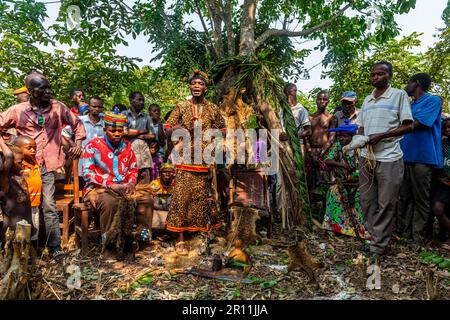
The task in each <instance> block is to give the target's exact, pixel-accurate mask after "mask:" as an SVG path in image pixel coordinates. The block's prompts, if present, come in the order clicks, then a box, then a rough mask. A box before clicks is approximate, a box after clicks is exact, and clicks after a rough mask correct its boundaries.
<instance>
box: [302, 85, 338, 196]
mask: <svg viewBox="0 0 450 320" xmlns="http://www.w3.org/2000/svg"><path fill="white" fill-rule="evenodd" d="M329 102H330V98H329V96H328V92H327V91H321V92H319V93H318V94H317V98H316V104H317V111H316V112H314V113H313V114H312V115H310V116H309V120H310V122H311V129H312V133H311V136H310V137H309V139H307V140H305V151H306V152H305V153H306V158H305V172H306V181H307V184H308V190H309V194H310V195H312V194H313V193H314V190H315V188H316V187H317V185H318V184H319V182H320V180H321V179H320V176H321V171H323V170H325V169H326V166H325V163H324V156H325V155H326V154H327V152H328V149H330V147H331V146H332V145H333V142H334V139H335V136H336V133H335V132H329V131H328V130H329V129H331V128H335V127H336V119H335V118H334V117H333V115H332V114H329V113H328V112H327V111H326V108H327V106H328V103H329Z"/></svg>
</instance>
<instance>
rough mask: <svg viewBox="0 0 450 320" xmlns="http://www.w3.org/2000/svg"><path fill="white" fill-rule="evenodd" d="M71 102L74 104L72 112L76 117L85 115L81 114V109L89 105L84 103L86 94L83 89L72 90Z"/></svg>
mask: <svg viewBox="0 0 450 320" xmlns="http://www.w3.org/2000/svg"><path fill="white" fill-rule="evenodd" d="M69 97H70V101H71V102H72V107H71V108H70V111H72V112H73V113H74V114H75V115H76V116H81V115H83V113H82V112H81V110H80V109H81V107H82V106H85V105H87V103H86V102H84V92H83V90H81V89H72V90H71V91H70V95H69Z"/></svg>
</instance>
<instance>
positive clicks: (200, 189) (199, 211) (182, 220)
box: [166, 70, 225, 255]
mask: <svg viewBox="0 0 450 320" xmlns="http://www.w3.org/2000/svg"><path fill="white" fill-rule="evenodd" d="M188 83H189V87H190V91H191V95H192V98H191V99H189V100H186V101H183V102H180V103H178V104H177V105H176V107H175V108H174V109H173V111H172V113H171V115H170V117H169V119H168V120H167V122H166V128H168V130H171V132H170V133H172V132H175V131H176V130H177V129H185V130H187V131H188V132H189V134H190V139H191V140H190V141H183V143H190V148H191V151H192V152H191V159H190V161H186V155H184V154H183V155H182V157H183V159H184V160H182V161H181V162H180V161H179V163H176V169H177V172H176V180H175V186H174V191H173V197H172V203H171V206H170V208H169V212H168V215H167V220H166V228H167V230H169V231H172V232H176V233H178V241H177V244H176V246H175V248H176V252H177V253H178V254H180V255H187V254H188V247H187V245H186V243H185V242H184V232H185V231H189V232H199V231H203V232H208V231H210V230H211V229H214V228H219V227H220V226H221V222H220V221H219V218H218V213H217V212H216V211H215V210H212V208H213V207H214V205H211V203H208V201H209V200H208V189H209V181H208V170H209V167H208V165H206V164H205V163H204V161H203V160H202V163H201V164H192V163H194V161H193V160H194V156H193V155H194V152H193V151H194V146H195V143H194V127H196V126H201V132H202V133H204V132H205V131H206V130H208V129H220V130H222V129H223V130H224V127H225V122H224V119H223V118H222V116H221V114H220V111H219V108H218V107H217V106H216V105H215V104H213V103H211V102H209V101H207V100H206V99H205V93H206V91H207V84H208V76H207V75H206V74H205V73H203V72H201V71H198V70H195V71H194V72H193V73H192V75H191V76H190V77H189V80H188ZM197 128H198V127H197ZM200 143H201V144H202V150H203V149H204V148H205V147H206V146H207V145H208V144H209V142H207V141H203V138H202V140H201V142H200ZM197 147H198V145H197ZM174 149H175V150H177V147H175V148H174Z"/></svg>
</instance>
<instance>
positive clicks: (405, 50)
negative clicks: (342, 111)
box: [326, 33, 426, 104]
mask: <svg viewBox="0 0 450 320" xmlns="http://www.w3.org/2000/svg"><path fill="white" fill-rule="evenodd" d="M418 36H419V34H417V33H412V34H411V35H409V36H406V37H404V38H403V39H401V40H400V41H397V40H390V41H388V42H387V43H385V44H379V45H375V46H374V48H373V50H372V54H371V55H370V56H368V55H367V53H362V54H361V55H360V57H359V58H358V59H355V60H352V61H349V62H345V63H342V64H338V65H335V67H334V68H333V69H332V70H331V71H329V72H327V73H326V75H327V76H329V77H330V78H331V79H333V86H332V87H331V89H330V94H331V96H332V97H333V98H334V101H335V102H336V103H339V102H338V101H339V98H340V96H341V95H342V93H343V92H344V91H348V90H353V91H355V92H356V94H357V96H358V98H359V99H358V104H361V103H362V101H363V99H364V97H365V96H366V95H368V94H369V93H370V92H371V91H372V90H373V87H372V85H371V83H370V80H369V72H370V68H371V66H372V65H373V64H374V63H376V62H378V61H382V60H386V61H389V62H391V63H392V64H393V66H394V76H393V79H392V85H393V86H394V87H396V88H404V87H405V85H406V83H407V82H408V79H409V78H410V77H411V76H412V75H413V74H414V73H417V72H420V71H421V70H424V67H425V61H426V60H425V59H424V57H423V56H422V55H420V54H413V53H412V52H411V49H412V48H414V47H416V46H418V45H420V40H419V39H418Z"/></svg>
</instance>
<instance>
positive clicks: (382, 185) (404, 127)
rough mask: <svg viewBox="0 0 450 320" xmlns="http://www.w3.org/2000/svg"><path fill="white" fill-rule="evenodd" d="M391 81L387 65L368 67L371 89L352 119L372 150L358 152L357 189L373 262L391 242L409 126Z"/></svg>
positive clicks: (401, 95)
mask: <svg viewBox="0 0 450 320" xmlns="http://www.w3.org/2000/svg"><path fill="white" fill-rule="evenodd" d="M391 78H392V65H391V64H390V63H389V62H387V61H381V62H378V63H376V64H374V65H373V66H372V70H371V72H370V80H371V82H372V85H373V86H374V87H375V89H374V90H373V92H372V94H370V95H368V96H367V97H366V98H365V99H364V103H363V105H362V108H361V111H360V113H359V115H358V118H357V120H356V123H357V124H358V125H359V126H360V128H359V129H358V134H361V135H365V136H368V137H369V147H372V148H369V147H366V148H364V149H363V150H362V152H361V162H360V167H361V168H360V175H359V189H360V202H361V208H362V210H363V214H364V224H365V226H366V228H367V230H368V231H369V233H370V234H371V235H372V237H373V239H372V241H371V242H370V245H369V246H366V247H365V248H364V250H365V251H367V252H368V253H369V254H370V256H371V257H373V258H374V259H378V258H379V256H381V255H383V254H384V253H385V251H386V247H387V246H388V244H389V240H390V239H391V235H392V227H393V217H394V212H395V209H396V203H397V200H398V197H399V191H400V185H401V183H402V179H403V172H404V165H403V158H402V157H403V153H402V150H401V148H400V143H399V142H400V140H401V138H402V136H403V135H404V134H405V133H408V132H410V131H411V130H412V124H413V118H412V115H411V106H410V103H409V99H408V95H407V93H406V92H405V91H404V90H399V89H395V88H392V87H391V86H390V85H389V81H390V80H391ZM371 149H372V150H371ZM370 159H373V160H372V161H371V160H370Z"/></svg>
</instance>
